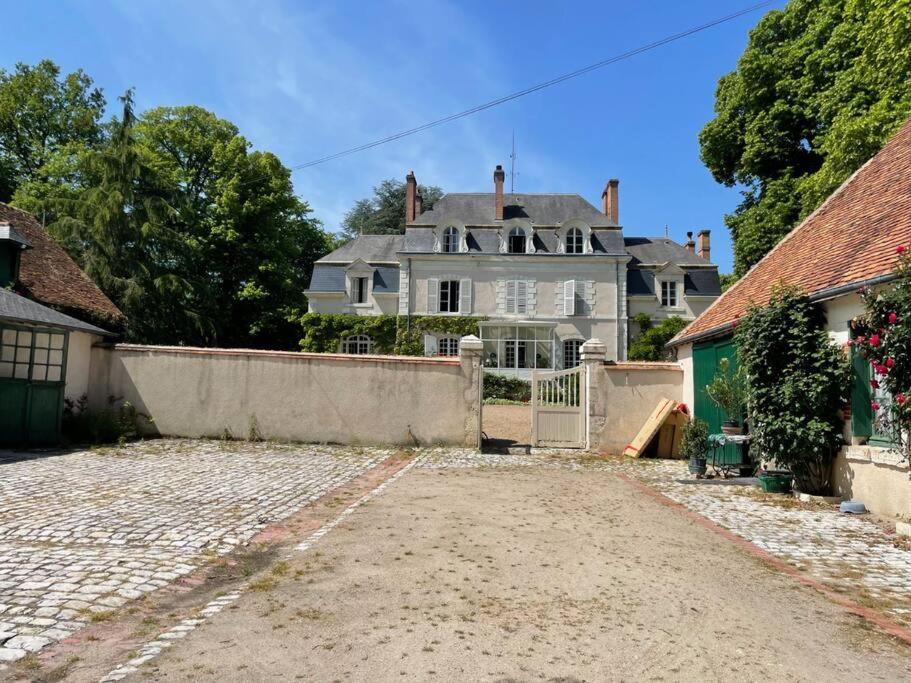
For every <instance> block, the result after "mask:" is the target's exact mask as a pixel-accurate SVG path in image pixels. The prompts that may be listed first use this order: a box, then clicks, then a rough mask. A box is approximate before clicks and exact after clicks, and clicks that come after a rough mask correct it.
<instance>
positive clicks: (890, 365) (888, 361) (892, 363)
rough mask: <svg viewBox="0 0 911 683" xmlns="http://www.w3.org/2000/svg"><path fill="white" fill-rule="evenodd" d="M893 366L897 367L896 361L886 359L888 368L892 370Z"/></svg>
mask: <svg viewBox="0 0 911 683" xmlns="http://www.w3.org/2000/svg"><path fill="white" fill-rule="evenodd" d="M893 365H895V361H894V360H893V359H892V358H886V367H887V368H891V367H892V366H893Z"/></svg>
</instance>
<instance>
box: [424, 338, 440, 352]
mask: <svg viewBox="0 0 911 683" xmlns="http://www.w3.org/2000/svg"><path fill="white" fill-rule="evenodd" d="M424 355H425V356H435V355H437V338H436V336H435V335H433V334H425V335H424Z"/></svg>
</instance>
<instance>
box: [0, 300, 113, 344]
mask: <svg viewBox="0 0 911 683" xmlns="http://www.w3.org/2000/svg"><path fill="white" fill-rule="evenodd" d="M0 320H7V321H11V322H15V323H32V324H36V325H46V326H48V327H59V328H63V329H66V330H78V331H80V332H91V333H93V334H100V335H110V334H111V333H110V332H108V331H106V330H102V329H101V328H99V327H95V326H94V325H89V324H88V323H84V322H82V321H81V320H77V319H76V318H73V317H72V316H69V315H65V314H63V313H60V312H59V311H55V310H54V309H53V308H49V307H47V306H43V305H41V304H39V303H38V302H36V301H32V300H31V299H26V298H25V297H24V296H19V295H18V294H16V293H15V292H11V291H9V290H8V289H2V288H0Z"/></svg>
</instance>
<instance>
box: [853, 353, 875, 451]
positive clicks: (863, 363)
mask: <svg viewBox="0 0 911 683" xmlns="http://www.w3.org/2000/svg"><path fill="white" fill-rule="evenodd" d="M851 364H852V366H853V367H854V389H853V391H852V392H851V434H853V435H854V436H859V437H864V438H867V439H869V438H870V437H871V436H873V408H872V407H871V406H870V401H871V400H872V398H873V391H872V389H871V388H870V363H869V361H868V360H867V359H866V358H864V357H863V356H861V355H860V354H859V353H858V352H857V349H856V348H852V349H851Z"/></svg>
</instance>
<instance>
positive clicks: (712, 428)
mask: <svg viewBox="0 0 911 683" xmlns="http://www.w3.org/2000/svg"><path fill="white" fill-rule="evenodd" d="M722 358H727V359H728V362H729V363H730V366H729V367H730V371H731V372H736V371H737V348H736V347H735V346H734V340H733V338H732V337H725V338H724V339H718V340H715V341H709V342H703V343H702V344H697V345H696V346H694V347H693V384H694V386H693V390H694V394H695V403H696V405H694V406H693V413H694V414H695V416H696V417H698V418H699V419H700V420H705V422H706V423H707V424H708V426H709V434H718V433H720V432H721V423H722V422H724V421H725V420H726V419H727V415H725V413H724V411H723V410H721V408H719V407H718V406H716V405H715V404H714V403H713V402H712V400H711V399H710V398H709V397H708V394H707V393H706V391H705V387H706V386H707V385H708V384H710V383H711V381H712V379H713V378H714V377H715V373H716V372H717V371H718V364H719V362H720V361H721V359H722ZM741 417H742V416H740V415H738V416H737V419H738V420H739V419H741ZM741 459H742V455H741V451H740V448H739V447H738V446H734V445H728V446H725V447H724V449H722V450H721V451H719V453H718V460H717V461H716V462H717V463H718V464H726V465H735V464H737V463H739V462H740V461H741Z"/></svg>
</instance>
